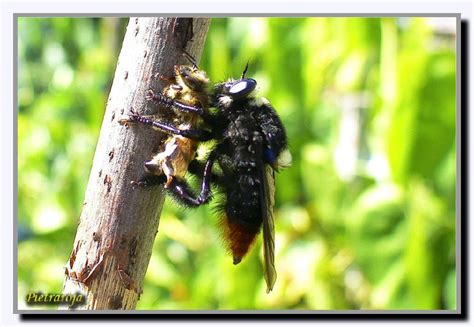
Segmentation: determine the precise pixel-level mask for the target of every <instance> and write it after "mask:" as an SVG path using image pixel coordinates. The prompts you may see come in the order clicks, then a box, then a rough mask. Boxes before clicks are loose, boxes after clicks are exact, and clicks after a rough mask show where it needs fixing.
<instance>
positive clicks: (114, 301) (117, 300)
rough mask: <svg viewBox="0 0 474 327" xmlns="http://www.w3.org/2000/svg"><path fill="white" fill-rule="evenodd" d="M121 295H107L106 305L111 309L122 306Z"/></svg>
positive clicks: (117, 308)
mask: <svg viewBox="0 0 474 327" xmlns="http://www.w3.org/2000/svg"><path fill="white" fill-rule="evenodd" d="M122 300H123V299H122V297H121V296H120V295H113V296H111V297H109V303H108V307H109V309H111V310H119V309H121V308H122Z"/></svg>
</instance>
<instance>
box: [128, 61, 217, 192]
mask: <svg viewBox="0 0 474 327" xmlns="http://www.w3.org/2000/svg"><path fill="white" fill-rule="evenodd" d="M185 54H186V55H187V56H188V59H189V60H191V61H192V63H193V66H192V67H191V66H187V65H175V66H174V74H175V75H174V77H172V78H165V79H167V80H170V81H171V82H172V83H170V84H169V85H168V86H166V87H165V88H164V90H163V92H162V93H154V92H153V91H152V90H149V91H148V93H147V95H146V98H147V100H149V101H154V102H156V103H158V104H161V105H163V106H164V107H166V108H168V109H172V110H173V112H174V115H172V116H171V117H170V118H171V121H172V122H173V124H175V125H177V126H178V128H179V129H181V130H189V129H192V128H197V127H198V125H199V120H200V116H199V115H198V113H197V112H196V110H194V108H199V110H206V109H207V107H208V98H209V96H208V90H207V88H208V84H209V79H208V78H207V76H206V73H205V72H204V71H202V70H199V68H198V66H197V64H196V63H195V61H194V59H193V58H192V57H191V56H190V55H189V54H187V53H186V52H185ZM183 108H184V109H183ZM186 108H188V110H186ZM189 108H192V109H189ZM193 110H194V111H193ZM199 110H198V111H199ZM122 122H125V123H127V122H131V120H129V119H125V120H122ZM197 143H198V142H197V140H196V139H192V138H187V137H183V136H181V135H177V134H169V136H168V138H166V139H165V141H164V142H163V144H162V145H161V146H160V148H159V150H158V152H157V153H156V154H155V155H154V156H153V157H152V159H151V160H149V161H147V162H145V165H144V166H145V170H146V172H147V174H145V175H144V176H143V177H142V178H141V179H140V180H139V181H138V182H133V184H134V185H136V186H150V185H154V184H158V183H162V182H163V179H164V178H166V182H165V183H164V186H165V188H169V187H170V186H171V184H172V182H173V179H175V178H176V179H180V180H182V179H184V176H185V174H186V172H187V170H188V166H189V163H190V162H191V161H192V160H193V159H194V157H195V154H196V150H197Z"/></svg>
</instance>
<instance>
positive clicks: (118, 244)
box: [63, 17, 210, 310]
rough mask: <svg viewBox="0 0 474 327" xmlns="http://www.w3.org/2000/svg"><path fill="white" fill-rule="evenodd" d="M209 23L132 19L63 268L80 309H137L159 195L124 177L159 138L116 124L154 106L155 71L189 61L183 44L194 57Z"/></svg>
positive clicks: (158, 85)
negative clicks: (80, 299)
mask: <svg viewBox="0 0 474 327" xmlns="http://www.w3.org/2000/svg"><path fill="white" fill-rule="evenodd" d="M209 24H210V19H207V18H172V17H170V18H156V17H143V18H135V17H132V18H130V22H129V24H128V27H127V32H126V35H125V38H124V41H123V45H122V50H121V52H120V56H119V59H118V63H117V68H116V71H115V77H114V81H113V85H112V89H111V91H110V96H109V98H108V102H107V106H106V111H105V115H104V118H103V122H102V127H101V131H100V136H99V140H98V143H97V148H96V152H95V156H94V162H93V165H92V170H91V173H90V176H89V182H88V185H87V190H86V195H85V201H84V204H83V208H82V213H81V217H80V222H79V225H78V228H77V234H76V239H75V241H74V246H73V250H72V253H71V256H70V258H69V261H68V262H67V266H66V278H65V282H64V290H63V293H64V294H75V293H78V292H80V293H82V294H85V296H86V297H87V302H86V304H85V305H84V306H82V307H80V308H78V309H88V310H111V309H125V310H130V309H134V308H135V306H136V303H137V301H138V299H139V297H140V293H141V292H142V284H143V279H144V276H145V272H146V269H147V266H148V263H149V260H150V257H151V252H152V247H153V241H154V239H155V236H156V234H157V232H158V224H159V215H160V212H161V208H162V206H163V200H164V195H163V192H162V189H161V188H160V187H154V188H150V189H134V188H132V187H131V185H130V182H131V181H132V180H138V179H139V178H140V177H141V175H142V174H143V163H144V161H145V160H147V159H148V158H149V156H150V154H151V153H152V151H153V150H155V148H156V145H157V142H158V141H159V139H160V137H163V135H161V134H160V133H157V132H156V131H153V130H151V129H147V128H134V127H131V126H129V127H126V126H123V125H120V124H119V123H118V121H119V120H120V119H121V118H122V117H123V115H124V114H127V113H128V112H129V111H130V109H131V108H134V109H135V110H136V111H138V112H140V113H149V112H152V111H155V109H153V108H152V107H153V106H154V105H153V104H151V103H148V102H147V101H146V100H145V93H146V91H147V90H148V89H150V88H151V89H154V90H161V89H162V88H163V86H164V84H163V81H161V80H160V79H159V77H158V76H159V75H165V76H172V75H173V66H174V65H175V64H178V63H186V62H187V61H186V59H185V58H184V57H183V56H182V50H181V49H183V48H185V49H186V50H187V51H188V52H189V53H190V54H192V55H193V56H194V57H195V58H196V59H199V57H200V54H201V52H202V48H203V45H204V40H205V37H206V34H207V30H208V28H209ZM188 64H189V62H188Z"/></svg>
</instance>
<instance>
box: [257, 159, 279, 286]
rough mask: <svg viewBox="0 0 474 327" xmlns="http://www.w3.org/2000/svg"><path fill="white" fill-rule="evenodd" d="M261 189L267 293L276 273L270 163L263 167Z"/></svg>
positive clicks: (272, 174) (273, 198)
mask: <svg viewBox="0 0 474 327" xmlns="http://www.w3.org/2000/svg"><path fill="white" fill-rule="evenodd" d="M262 184H263V191H262V192H261V203H262V220H263V227H262V228H263V258H264V276H265V281H266V283H267V293H269V292H270V291H271V290H272V289H273V285H274V284H275V281H276V277H277V273H276V269H275V224H274V216H273V207H274V205H275V172H274V171H273V168H272V167H271V166H270V165H267V164H265V165H264V167H263V178H262Z"/></svg>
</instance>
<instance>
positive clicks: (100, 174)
mask: <svg viewBox="0 0 474 327" xmlns="http://www.w3.org/2000/svg"><path fill="white" fill-rule="evenodd" d="M99 177H102V169H101V170H99Z"/></svg>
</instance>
